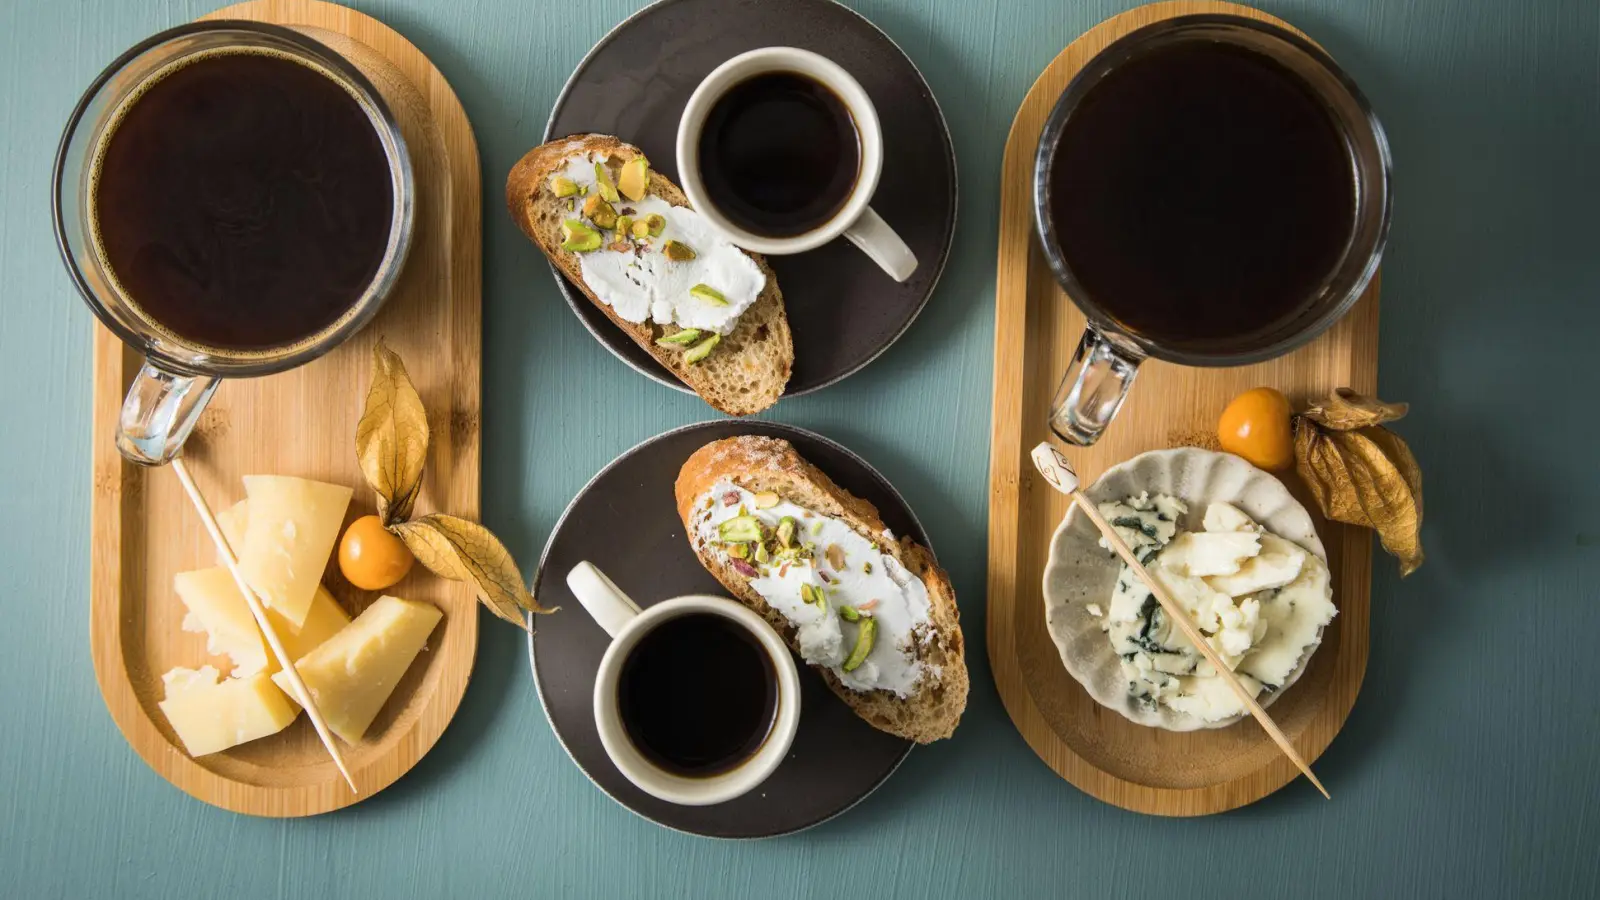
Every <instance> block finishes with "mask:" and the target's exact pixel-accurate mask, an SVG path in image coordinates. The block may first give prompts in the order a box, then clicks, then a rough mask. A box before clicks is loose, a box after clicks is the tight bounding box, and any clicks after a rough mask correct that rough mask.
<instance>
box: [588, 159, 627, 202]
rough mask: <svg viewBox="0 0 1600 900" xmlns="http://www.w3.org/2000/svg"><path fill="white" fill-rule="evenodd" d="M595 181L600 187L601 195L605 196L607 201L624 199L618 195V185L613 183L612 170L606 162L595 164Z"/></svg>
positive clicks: (596, 185)
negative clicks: (607, 166)
mask: <svg viewBox="0 0 1600 900" xmlns="http://www.w3.org/2000/svg"><path fill="white" fill-rule="evenodd" d="M594 182H595V187H597V188H599V189H600V196H602V197H604V198H605V200H606V202H607V203H620V202H621V201H622V198H621V197H620V196H618V195H617V186H616V185H615V184H612V183H611V170H609V169H607V168H606V164H605V163H601V162H597V163H595V164H594Z"/></svg>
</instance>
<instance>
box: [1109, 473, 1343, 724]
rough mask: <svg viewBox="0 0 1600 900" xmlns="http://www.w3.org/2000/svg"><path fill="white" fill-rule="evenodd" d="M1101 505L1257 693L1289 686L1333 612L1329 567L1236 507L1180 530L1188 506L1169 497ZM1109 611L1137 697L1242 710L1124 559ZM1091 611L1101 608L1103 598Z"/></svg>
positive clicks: (1209, 709)
mask: <svg viewBox="0 0 1600 900" xmlns="http://www.w3.org/2000/svg"><path fill="white" fill-rule="evenodd" d="M1099 509H1100V513H1101V515H1103V516H1105V518H1106V520H1107V521H1108V522H1110V523H1111V524H1112V525H1113V526H1114V527H1115V528H1116V530H1117V533H1118V534H1119V535H1120V536H1121V537H1122V539H1123V540H1124V541H1126V542H1127V543H1128V546H1129V548H1131V549H1132V550H1133V551H1134V553H1135V554H1136V555H1137V556H1138V557H1139V561H1140V562H1142V563H1144V564H1145V566H1146V567H1147V568H1149V570H1150V574H1151V575H1152V576H1154V577H1155V578H1156V579H1158V580H1159V581H1160V582H1161V584H1162V586H1163V587H1165V588H1166V589H1167V591H1168V593H1170V594H1171V595H1172V596H1173V598H1174V599H1176V600H1177V601H1178V602H1179V603H1181V604H1183V606H1184V608H1185V609H1186V610H1187V611H1188V613H1189V615H1190V617H1191V618H1192V619H1193V620H1194V622H1195V624H1196V625H1197V626H1198V627H1199V628H1200V630H1201V632H1202V633H1203V634H1205V636H1206V641H1207V643H1209V644H1210V645H1211V647H1212V649H1213V650H1215V651H1216V652H1217V655H1218V656H1220V657H1221V658H1222V660H1223V661H1224V662H1225V663H1227V665H1228V667H1229V668H1230V669H1232V670H1233V672H1234V674H1236V675H1237V676H1239V681H1240V683H1241V684H1243V685H1244V686H1245V687H1246V688H1247V689H1248V690H1250V691H1251V693H1252V696H1259V695H1260V694H1261V693H1262V692H1263V691H1275V690H1277V689H1279V688H1280V687H1282V686H1283V684H1284V682H1285V681H1286V680H1287V679H1288V678H1289V676H1290V675H1291V674H1293V673H1294V670H1295V668H1296V667H1297V666H1299V664H1300V661H1301V659H1302V658H1303V657H1304V656H1305V655H1306V654H1308V653H1310V652H1311V651H1312V650H1313V649H1315V648H1316V646H1317V644H1318V642H1319V641H1320V640H1321V629H1322V628H1323V626H1325V625H1327V624H1328V623H1329V622H1330V621H1332V620H1333V617H1334V614H1335V612H1336V610H1335V609H1334V606H1333V587H1332V584H1331V582H1330V580H1329V577H1328V567H1327V565H1326V564H1325V563H1323V561H1322V560H1321V559H1319V558H1318V557H1317V556H1316V555H1315V554H1313V553H1309V552H1307V551H1306V550H1305V549H1304V548H1302V547H1299V546H1297V545H1296V544H1294V543H1292V542H1290V541H1286V540H1284V539H1283V538H1280V537H1278V536H1277V535H1274V534H1272V533H1270V532H1267V531H1266V530H1265V529H1263V528H1262V527H1261V526H1260V525H1258V524H1256V523H1255V522H1254V521H1253V520H1251V518H1250V517H1249V516H1247V515H1245V514H1244V513H1243V512H1241V511H1240V510H1239V509H1237V508H1236V507H1234V506H1231V505H1230V504H1227V503H1213V504H1211V505H1210V506H1209V507H1208V508H1207V509H1206V513H1205V518H1204V525H1203V527H1204V529H1205V530H1203V531H1193V532H1180V531H1178V527H1177V523H1178V520H1179V519H1180V518H1181V517H1182V516H1183V515H1184V514H1185V513H1187V512H1188V507H1187V506H1186V505H1185V504H1184V503H1183V501H1181V500H1178V499H1176V498H1173V497H1168V496H1166V495H1157V496H1155V497H1151V496H1150V495H1149V494H1140V495H1139V496H1138V497H1129V498H1128V499H1127V500H1123V501H1114V502H1110V503H1101V504H1099ZM1101 546H1105V541H1104V540H1102V541H1101ZM1108 607H1109V608H1108V609H1107V610H1106V611H1105V615H1104V617H1103V619H1102V625H1101V627H1102V628H1104V629H1105V631H1106V633H1107V635H1108V636H1109V638H1110V640H1111V645H1112V647H1113V648H1114V649H1115V650H1116V652H1117V654H1118V656H1120V657H1121V659H1122V662H1121V665H1122V671H1123V674H1124V675H1125V676H1126V677H1127V679H1128V691H1129V693H1130V695H1131V696H1133V697H1134V698H1135V699H1136V700H1138V701H1139V702H1140V703H1143V704H1145V705H1147V706H1154V704H1156V703H1160V704H1163V705H1165V706H1167V707H1169V708H1171V709H1174V710H1177V711H1179V712H1182V713H1186V714H1188V715H1192V716H1195V717H1197V718H1200V719H1204V720H1206V721H1208V722H1216V721H1221V720H1224V719H1230V718H1233V717H1235V716H1240V715H1243V714H1244V713H1245V711H1246V710H1245V708H1244V704H1243V703H1241V702H1240V701H1239V699H1238V698H1237V697H1235V696H1234V694H1233V692H1232V691H1231V690H1230V689H1229V688H1228V686H1227V684H1226V683H1225V682H1224V681H1223V680H1222V679H1221V678H1219V677H1217V673H1216V670H1215V669H1214V668H1213V667H1212V666H1211V664H1210V663H1209V662H1207V661H1206V659H1205V657H1203V656H1201V655H1200V651H1198V650H1196V649H1195V646H1194V644H1192V643H1190V642H1189V639H1188V638H1187V637H1185V636H1184V634H1183V632H1182V631H1181V630H1180V629H1179V628H1178V627H1177V625H1176V624H1174V623H1173V622H1171V621H1169V620H1168V619H1167V616H1166V613H1165V612H1164V611H1163V610H1162V609H1161V606H1160V604H1159V603H1158V602H1157V601H1156V599H1155V596H1154V595H1152V594H1151V593H1150V591H1149V589H1148V588H1146V587H1145V586H1144V584H1143V583H1142V582H1140V581H1139V579H1138V577H1137V576H1135V575H1134V574H1133V572H1132V570H1130V569H1129V568H1128V567H1127V566H1123V568H1122V571H1121V572H1120V573H1119V574H1118V576H1117V583H1116V586H1115V587H1114V588H1112V592H1111V602H1110V603H1109V604H1108ZM1091 614H1098V606H1096V608H1095V610H1091Z"/></svg>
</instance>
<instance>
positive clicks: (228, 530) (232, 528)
mask: <svg viewBox="0 0 1600 900" xmlns="http://www.w3.org/2000/svg"><path fill="white" fill-rule="evenodd" d="M249 523H250V501H249V500H240V501H239V502H238V503H235V504H234V505H232V506H230V507H228V508H227V509H225V510H223V511H222V512H219V513H217V527H218V528H220V529H222V536H223V537H225V538H227V539H228V546H229V547H232V548H233V557H234V559H238V558H239V554H240V553H243V552H244V529H245V526H246V525H248V524H249ZM217 565H219V566H225V565H227V563H225V562H223V561H222V554H220V553H218V554H217Z"/></svg>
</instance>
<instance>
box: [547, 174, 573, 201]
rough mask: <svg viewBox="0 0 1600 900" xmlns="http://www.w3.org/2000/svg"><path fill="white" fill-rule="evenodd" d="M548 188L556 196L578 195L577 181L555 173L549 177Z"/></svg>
mask: <svg viewBox="0 0 1600 900" xmlns="http://www.w3.org/2000/svg"><path fill="white" fill-rule="evenodd" d="M550 190H551V191H553V192H554V193H555V195H556V196H557V197H576V196H577V195H578V183H577V182H576V181H573V180H572V179H571V178H567V177H565V176H562V175H557V176H556V177H554V178H552V179H550Z"/></svg>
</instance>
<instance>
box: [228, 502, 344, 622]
mask: <svg viewBox="0 0 1600 900" xmlns="http://www.w3.org/2000/svg"><path fill="white" fill-rule="evenodd" d="M244 489H245V493H246V494H248V495H249V504H250V507H249V514H248V519H249V523H248V524H247V525H246V527H245V530H244V547H243V549H240V548H235V549H236V550H238V553H239V566H240V568H241V569H243V571H244V577H245V580H246V581H248V582H249V583H250V586H251V587H252V588H255V591H256V594H257V595H259V596H260V597H261V600H262V602H263V603H265V604H266V605H267V606H269V607H271V608H272V609H273V610H274V611H276V612H277V613H278V614H279V615H281V616H283V617H284V619H286V620H288V622H289V624H291V625H293V626H295V627H296V628H298V627H300V626H301V625H302V624H304V622H305V620H306V615H307V613H309V612H310V610H311V600H312V598H313V597H315V596H316V593H317V586H318V585H320V584H321V583H322V570H323V569H324V568H326V567H327V565H328V556H329V554H331V553H332V552H333V544H334V541H336V540H338V538H339V526H340V525H342V524H343V523H344V511H345V507H347V506H349V505H350V489H349V488H347V487H344V486H343V485H338V484H324V483H323V482H320V481H308V480H306V479H304V478H293V477H290V476H287V475H246V476H245V477H244Z"/></svg>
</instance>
